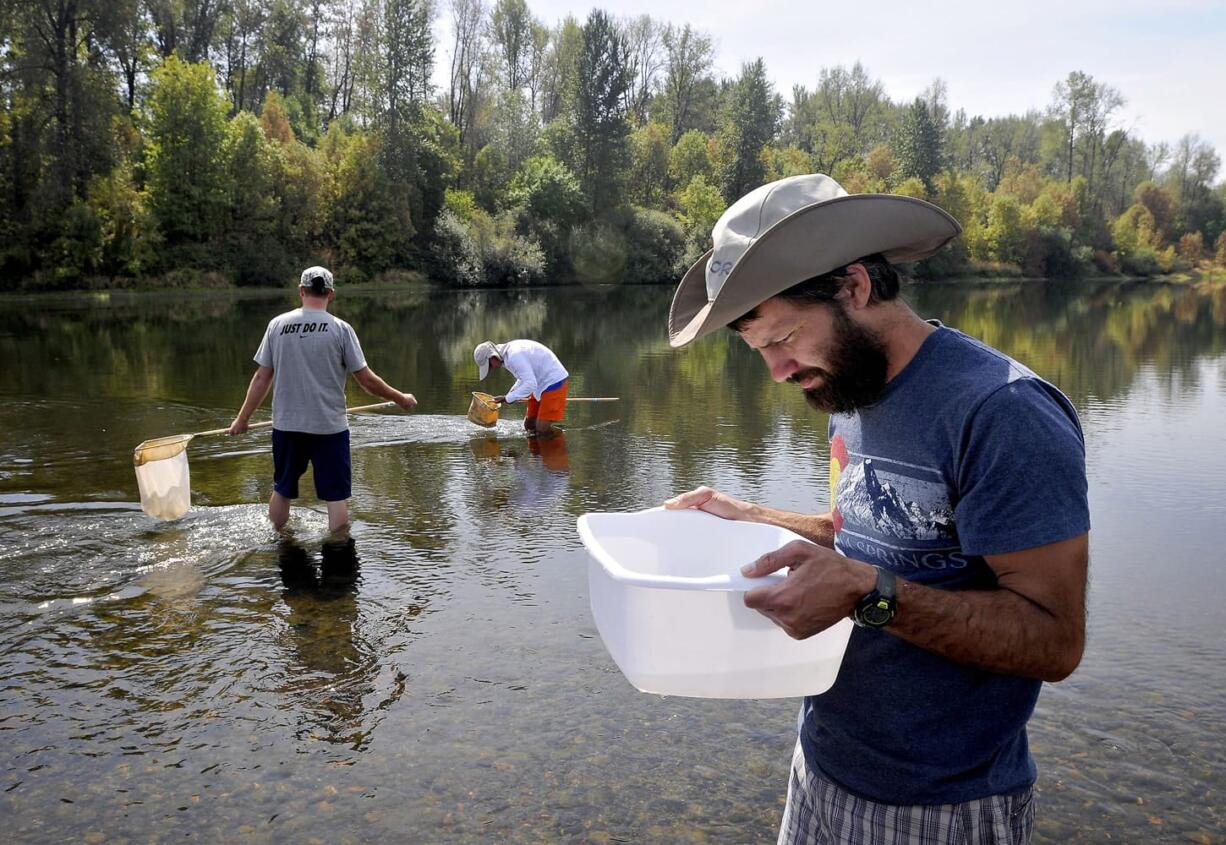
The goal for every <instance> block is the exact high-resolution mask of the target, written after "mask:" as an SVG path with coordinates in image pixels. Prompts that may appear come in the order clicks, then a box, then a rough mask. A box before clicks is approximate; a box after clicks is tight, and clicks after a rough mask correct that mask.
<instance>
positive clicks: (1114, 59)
mask: <svg viewBox="0 0 1226 845" xmlns="http://www.w3.org/2000/svg"><path fill="white" fill-rule="evenodd" d="M487 2H489V3H491V4H492V3H493V0H487ZM527 2H528V8H529V9H530V10H531V11H532V14H533V15H534V16H535V17H536V18H538V19H539V20H542V21H543V22H545V23H546V24H548V25H550V26H552V25H554V24H555V23H557V22H558V21H559V20H561V19H562V18H564V17H565V16H566V15H568V14H570V15H573V16H574V17H575V18H576V19H578V20H579V22H580V23H582V22H583V20H584V19H585V18H586V17H587V15H588V12H589V11H591V9H592V8H594V7H599V8H602V9H604V10H605V11H607V12H609V13H611V14H612V15H614V16H616V17H631V16H638V15H644V14H646V15H650V16H651V17H652V18H654V19H655V20H658V21H664V22H672V23H677V24H684V23H689V24H690V25H691V26H693V27H694V28H695V29H697V30H701V31H703V32H705V33H706V34H708V35H710V36H711V37H712V39H713V40H714V42H715V46H716V70H717V72H718V73H719V74H721V75H724V76H735V75H736V74H737V73H739V71H740V67H741V65H742V64H743V63H744V62H748V61H753V60H754V59H756V58H758V57H761V58H763V59H764V61H765V63H766V69H767V73H768V74H769V75H770V76H771V78H772V80H773V81H774V83H775V86H776V90H777V91H778V92H779V93H780V94H782V95H783V97H784V99H785V100H789V99H790V96H791V91H792V86H793V85H794V84H803V85H807V86H808V87H809V88H813V87H814V86H815V85H816V83H817V79H818V74H819V72H820V70H821V68H823V67H833V66H836V65H843V66H848V67H850V66H851V65H852V64H853V63H854V62H856V61H857V60H858V61H860V62H861V63H862V64H863V65H864V67H865V69H866V70H867V71H868V72H869V74H870V76H872V77H873V78H875V79H878V80H880V81H881V82H882V84H883V85H884V86H885V90H886V94H887V95H888V96H889V97H890V98H891V99H893V100H895V101H901V100H910V99H912V98H914V97H915V96H916V95H918V94H919V93H920V92H921V91H923V89H924V88H926V87H927V86H928V85H929V84H930V83H931V82H932V81H933V79H935V78H937V77H940V78H941V79H943V80H944V81H945V83H946V86H947V88H948V104H949V106H950V109H951V110H952V111H957V110H958V109H959V108H964V109H966V112H967V114H968V115H969V116H974V115H976V114H978V115H982V116H983V117H985V118H986V117H994V116H998V115H1006V114H1022V113H1024V112H1026V111H1027V110H1029V109H1040V110H1041V109H1045V108H1046V107H1047V106H1048V105H1049V104H1050V103H1051V101H1052V88H1053V87H1054V86H1055V84H1056V83H1057V82H1058V81H1060V80H1061V79H1063V78H1065V77H1067V76H1068V74H1069V73H1070V72H1071V71H1074V70H1081V71H1084V72H1086V73H1088V74H1090V75H1091V76H1093V77H1094V79H1095V80H1096V81H1098V82H1104V83H1106V84H1108V85H1110V86H1112V87H1113V88H1115V89H1116V90H1117V91H1119V92H1120V93H1121V94H1122V95H1123V96H1124V98H1125V101H1126V102H1125V105H1124V107H1123V108H1122V109H1121V110H1120V111H1119V112H1118V114H1117V115H1116V123H1115V126H1114V127H1113V128H1123V129H1127V130H1128V131H1129V132H1131V133H1132V134H1134V135H1137V136H1139V137H1140V138H1142V139H1144V140H1145V141H1146V142H1147V143H1151V144H1152V143H1156V142H1158V141H1166V142H1169V143H1171V144H1174V142H1176V141H1177V140H1179V138H1180V137H1182V136H1183V135H1185V134H1189V133H1191V134H1196V135H1199V136H1200V137H1201V138H1202V139H1203V140H1205V141H1207V142H1209V143H1210V144H1212V145H1213V146H1214V148H1215V149H1216V150H1217V152H1218V154H1219V155H1220V156H1223V157H1224V158H1226V49H1224V47H1226V0H1020V1H1019V0H931V1H930V2H925V0H858V2H839V3H832V2H827V1H826V0H737V2H732V0H702V2H693V0H690V2H681V0H604V2H601V3H596V4H593V3H583V2H573V1H572V2H566V0H527ZM438 6H439V12H438V19H437V21H436V23H435V32H436V35H437V36H438V38H439V45H440V49H439V51H438V54H437V56H436V61H437V67H438V70H439V72H440V73H439V84H440V86H445V85H446V69H447V65H448V60H449V58H450V35H449V32H450V27H449V22H448V9H449V4H448V2H447V0H438ZM1221 176H1222V172H1219V178H1220V177H1221Z"/></svg>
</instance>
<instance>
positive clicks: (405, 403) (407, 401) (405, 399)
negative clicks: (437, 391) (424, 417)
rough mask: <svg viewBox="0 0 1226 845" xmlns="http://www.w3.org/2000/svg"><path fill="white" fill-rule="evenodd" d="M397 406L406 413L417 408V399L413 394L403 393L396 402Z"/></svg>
mask: <svg viewBox="0 0 1226 845" xmlns="http://www.w3.org/2000/svg"><path fill="white" fill-rule="evenodd" d="M396 404H397V405H399V406H400V407H401V408H404V409H405V410H406V411H411V410H413V409H414V408H416V407H417V397H416V396H414V395H413V394H412V393H401V394H400V398H399V399H397V400H396Z"/></svg>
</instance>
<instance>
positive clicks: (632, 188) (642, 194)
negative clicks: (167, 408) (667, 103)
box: [627, 123, 670, 206]
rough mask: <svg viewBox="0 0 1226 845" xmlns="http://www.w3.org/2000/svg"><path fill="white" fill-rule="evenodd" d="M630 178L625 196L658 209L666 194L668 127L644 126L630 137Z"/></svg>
mask: <svg viewBox="0 0 1226 845" xmlns="http://www.w3.org/2000/svg"><path fill="white" fill-rule="evenodd" d="M630 151H631V152H630V162H631V163H630V179H629V183H630V184H629V190H628V192H627V193H628V194H629V197H630V199H631V201H632V202H635V203H638V204H639V205H643V206H657V205H659V204H661V203H662V202H663V201H664V197H665V195H666V194H667V192H668V170H669V152H670V150H669V147H668V127H666V126H664V125H663V124H661V123H646V124H644V125H642V126H640V127H639V128H638V129H636V130H634V132H633V134H631V136H630Z"/></svg>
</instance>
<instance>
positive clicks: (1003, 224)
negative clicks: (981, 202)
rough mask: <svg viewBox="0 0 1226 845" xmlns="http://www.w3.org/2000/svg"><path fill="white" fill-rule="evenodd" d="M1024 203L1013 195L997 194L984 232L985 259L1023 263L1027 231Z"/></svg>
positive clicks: (989, 211) (993, 199)
mask: <svg viewBox="0 0 1226 845" xmlns="http://www.w3.org/2000/svg"><path fill="white" fill-rule="evenodd" d="M1022 211H1023V208H1022V203H1021V202H1020V201H1019V200H1018V199H1017V197H1015V196H1013V195H1011V194H1003V195H1002V194H997V195H996V196H995V197H993V198H992V204H991V207H990V208H989V210H988V225H987V228H986V229H985V231H984V246H985V247H986V249H987V254H986V255H984V256H983V257H984V258H987V259H989V260H992V261H1005V262H1010V263H1014V264H1018V263H1021V260H1022V250H1023V249H1024V247H1025V244H1026V237H1027V229H1026V227H1025V225H1024V221H1023V214H1022Z"/></svg>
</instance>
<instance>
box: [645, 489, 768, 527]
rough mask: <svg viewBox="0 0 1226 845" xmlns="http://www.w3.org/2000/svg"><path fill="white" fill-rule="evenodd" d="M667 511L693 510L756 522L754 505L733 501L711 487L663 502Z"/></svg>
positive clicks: (724, 517) (695, 490) (725, 517)
mask: <svg viewBox="0 0 1226 845" xmlns="http://www.w3.org/2000/svg"><path fill="white" fill-rule="evenodd" d="M664 507H665V508H666V509H668V510H684V509H686V508H695V509H697V510H700V511H706V512H707V513H709V514H714V515H715V516H718V517H721V518H723V519H735V520H739V521H741V522H757V521H758V520H757V519H755V517H754V505H752V504H750V503H749V502H743V501H741V500H740V499H734V498H732V497H731V496H729V495H728V494H727V493H721V492H719V491H718V490H716V489H714V488H711V487H699V488H697V489H694V490H690V491H689V492H688V493H681V494H680V495H677V496H674V497H673V498H671V499H668V500H667V501H665V502H664Z"/></svg>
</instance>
